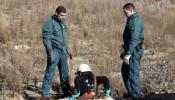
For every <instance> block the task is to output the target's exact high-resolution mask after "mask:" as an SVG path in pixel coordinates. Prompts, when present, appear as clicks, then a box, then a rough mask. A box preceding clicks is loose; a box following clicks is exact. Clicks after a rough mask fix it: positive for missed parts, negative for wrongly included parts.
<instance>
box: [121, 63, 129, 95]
mask: <svg viewBox="0 0 175 100" xmlns="http://www.w3.org/2000/svg"><path fill="white" fill-rule="evenodd" d="M129 70H130V65H127V64H125V63H122V69H121V72H122V78H123V82H124V85H125V88H126V90H127V92H128V94H126V96H129V94H130V91H131V87H130V81H129Z"/></svg>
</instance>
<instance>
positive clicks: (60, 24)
mask: <svg viewBox="0 0 175 100" xmlns="http://www.w3.org/2000/svg"><path fill="white" fill-rule="evenodd" d="M42 33H43V43H44V46H45V47H46V50H47V51H48V52H50V51H52V50H53V48H58V49H60V50H67V26H66V24H65V22H64V21H63V20H59V19H58V18H57V17H56V16H55V15H53V16H52V18H51V19H50V20H49V21H47V22H45V23H44V25H43V27H42Z"/></svg>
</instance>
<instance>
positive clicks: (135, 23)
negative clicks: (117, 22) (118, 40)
mask: <svg viewBox="0 0 175 100" xmlns="http://www.w3.org/2000/svg"><path fill="white" fill-rule="evenodd" d="M123 40H124V45H123V48H124V53H125V54H132V53H133V52H134V50H135V48H137V47H139V48H140V47H141V45H142V43H143V40H144V27H143V22H142V20H141V17H140V15H139V14H138V13H137V12H136V13H134V14H133V15H131V16H130V17H129V18H128V19H127V23H126V26H125V30H124V33H123Z"/></svg>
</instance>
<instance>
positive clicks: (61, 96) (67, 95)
mask: <svg viewBox="0 0 175 100" xmlns="http://www.w3.org/2000/svg"><path fill="white" fill-rule="evenodd" d="M69 96H71V95H69V94H62V95H58V96H57V98H66V97H69Z"/></svg>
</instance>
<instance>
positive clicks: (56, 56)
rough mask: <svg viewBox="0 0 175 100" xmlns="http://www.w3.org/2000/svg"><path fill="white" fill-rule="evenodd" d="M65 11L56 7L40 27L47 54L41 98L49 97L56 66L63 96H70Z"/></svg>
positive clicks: (61, 7) (60, 7)
mask: <svg viewBox="0 0 175 100" xmlns="http://www.w3.org/2000/svg"><path fill="white" fill-rule="evenodd" d="M65 16H66V9H65V8H64V7H63V6H58V7H57V9H56V11H55V14H54V15H53V16H52V18H51V19H50V20H48V21H47V22H45V23H44V25H43V27H42V34H43V43H44V46H45V48H46V53H47V66H46V71H45V76H44V81H43V85H42V96H43V98H47V97H49V91H50V89H51V86H52V80H53V78H54V74H55V70H56V66H57V67H58V70H59V74H60V82H61V87H62V90H63V93H64V96H70V95H72V94H71V92H72V91H71V89H70V84H69V82H68V73H69V68H68V63H67V58H68V55H69V54H68V46H67V26H66V24H65V21H64V19H65Z"/></svg>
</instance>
